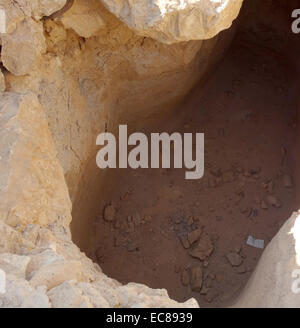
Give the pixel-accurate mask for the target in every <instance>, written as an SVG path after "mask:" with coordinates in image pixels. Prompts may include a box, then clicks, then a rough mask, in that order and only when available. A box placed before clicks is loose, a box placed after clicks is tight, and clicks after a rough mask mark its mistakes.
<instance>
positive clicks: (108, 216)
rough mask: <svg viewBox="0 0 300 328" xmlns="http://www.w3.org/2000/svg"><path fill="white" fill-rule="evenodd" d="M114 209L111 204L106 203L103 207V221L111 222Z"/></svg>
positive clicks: (114, 213) (113, 216) (113, 217)
mask: <svg viewBox="0 0 300 328" xmlns="http://www.w3.org/2000/svg"><path fill="white" fill-rule="evenodd" d="M115 215H116V209H115V207H114V206H113V205H107V206H105V208H104V213H103V218H104V220H105V221H108V222H111V221H113V220H114V219H115Z"/></svg>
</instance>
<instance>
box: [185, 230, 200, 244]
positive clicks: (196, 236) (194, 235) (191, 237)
mask: <svg viewBox="0 0 300 328" xmlns="http://www.w3.org/2000/svg"><path fill="white" fill-rule="evenodd" d="M201 234H202V229H200V228H197V229H196V230H194V231H192V232H190V233H189V234H188V237H187V238H188V241H189V243H190V245H193V244H194V243H195V242H196V241H198V240H199V238H200V236H201Z"/></svg>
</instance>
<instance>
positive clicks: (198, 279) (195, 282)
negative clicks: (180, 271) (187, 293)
mask: <svg viewBox="0 0 300 328" xmlns="http://www.w3.org/2000/svg"><path fill="white" fill-rule="evenodd" d="M202 283H203V274H202V269H201V267H200V266H196V267H193V268H192V269H191V289H192V291H193V292H198V293H199V292H200V291H201V288H202Z"/></svg>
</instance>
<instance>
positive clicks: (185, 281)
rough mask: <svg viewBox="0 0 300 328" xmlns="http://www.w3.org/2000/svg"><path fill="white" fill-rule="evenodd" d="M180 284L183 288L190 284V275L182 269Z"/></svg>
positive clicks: (186, 270)
mask: <svg viewBox="0 0 300 328" xmlns="http://www.w3.org/2000/svg"><path fill="white" fill-rule="evenodd" d="M181 282H182V284H183V286H187V285H188V284H189V283H190V273H189V270H188V269H184V270H183V271H182V272H181Z"/></svg>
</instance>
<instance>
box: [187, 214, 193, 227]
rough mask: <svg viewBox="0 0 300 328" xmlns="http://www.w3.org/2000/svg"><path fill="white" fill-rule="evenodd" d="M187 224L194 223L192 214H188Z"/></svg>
mask: <svg viewBox="0 0 300 328" xmlns="http://www.w3.org/2000/svg"><path fill="white" fill-rule="evenodd" d="M187 224H188V225H189V226H191V225H193V224H194V218H193V217H192V216H189V217H188V219H187Z"/></svg>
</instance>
